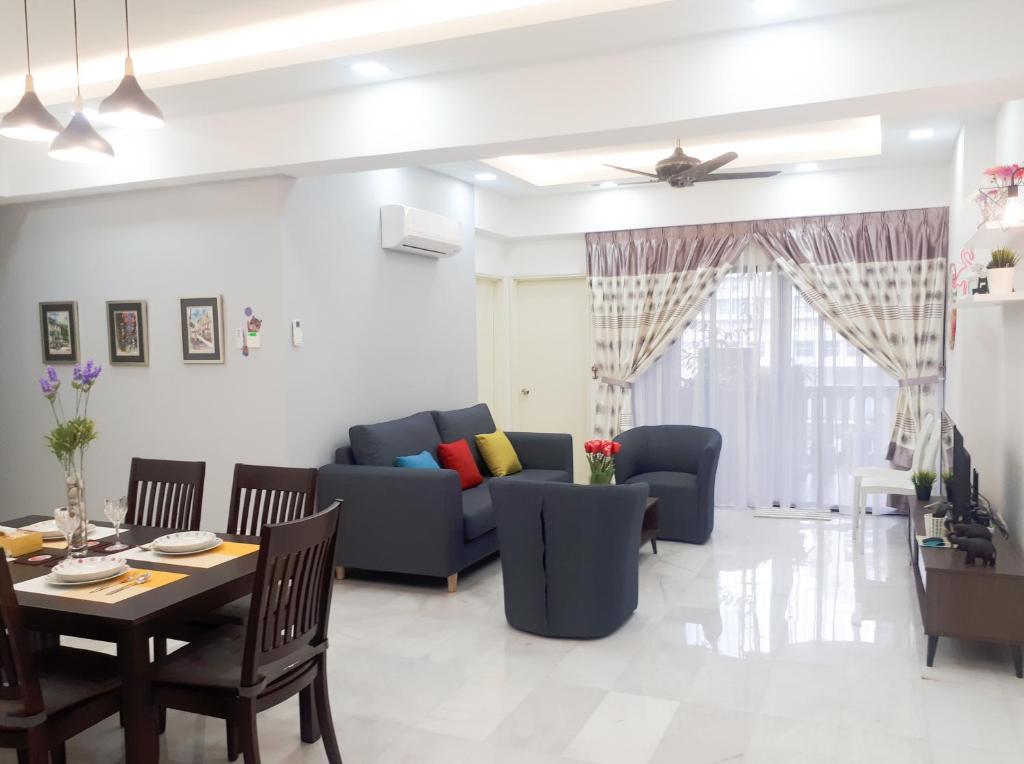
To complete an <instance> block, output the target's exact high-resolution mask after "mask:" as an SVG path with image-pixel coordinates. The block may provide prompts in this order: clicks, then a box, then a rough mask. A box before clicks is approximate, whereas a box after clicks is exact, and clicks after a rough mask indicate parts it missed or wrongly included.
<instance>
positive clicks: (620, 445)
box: [612, 440, 622, 454]
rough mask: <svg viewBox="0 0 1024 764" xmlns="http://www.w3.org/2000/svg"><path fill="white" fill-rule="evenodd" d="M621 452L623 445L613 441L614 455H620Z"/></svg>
mask: <svg viewBox="0 0 1024 764" xmlns="http://www.w3.org/2000/svg"><path fill="white" fill-rule="evenodd" d="M621 450H622V444H621V443H616V442H615V441H614V440H613V441H612V454H617V453H619V451H621Z"/></svg>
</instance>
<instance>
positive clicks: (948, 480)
mask: <svg viewBox="0 0 1024 764" xmlns="http://www.w3.org/2000/svg"><path fill="white" fill-rule="evenodd" d="M942 487H943V488H945V489H946V498H947V499H948V500H950V501H952V500H953V470H945V471H943V473H942Z"/></svg>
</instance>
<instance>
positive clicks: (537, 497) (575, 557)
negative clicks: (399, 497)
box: [490, 479, 648, 637]
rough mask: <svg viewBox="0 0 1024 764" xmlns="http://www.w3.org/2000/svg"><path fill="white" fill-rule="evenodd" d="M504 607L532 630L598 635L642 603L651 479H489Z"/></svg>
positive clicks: (519, 623) (515, 621) (510, 616)
mask: <svg viewBox="0 0 1024 764" xmlns="http://www.w3.org/2000/svg"><path fill="white" fill-rule="evenodd" d="M490 491H491V499H492V501H493V503H494V510H495V514H496V517H497V525H498V543H499V545H500V546H501V568H502V581H503V585H504V590H505V613H506V616H507V617H508V620H509V622H510V623H512V624H513V625H514V626H517V627H519V628H525V629H526V630H527V631H534V632H537V633H544V632H554V633H558V632H562V633H571V632H575V634H576V635H577V636H581V637H582V636H587V635H588V634H589V635H596V634H599V633H601V632H604V631H606V629H607V628H608V626H609V624H611V623H615V622H617V620H618V619H619V618H620V617H621V615H622V613H623V612H632V611H633V610H634V609H635V608H636V603H637V587H638V564H639V562H638V556H639V549H640V532H641V525H642V522H643V515H644V508H645V505H646V501H647V496H648V486H647V484H646V483H636V484H631V485H621V486H584V485H572V484H566V483H538V482H529V481H525V480H522V481H504V480H501V479H498V480H494V481H491V483H490Z"/></svg>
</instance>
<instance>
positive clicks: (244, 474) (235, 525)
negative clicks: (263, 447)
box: [228, 464, 317, 536]
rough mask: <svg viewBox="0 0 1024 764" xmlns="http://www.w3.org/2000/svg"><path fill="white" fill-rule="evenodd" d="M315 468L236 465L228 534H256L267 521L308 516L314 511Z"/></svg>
mask: <svg viewBox="0 0 1024 764" xmlns="http://www.w3.org/2000/svg"><path fill="white" fill-rule="evenodd" d="M316 476H317V472H316V470H315V469H305V468H300V467H260V466H256V465H253V464H236V465H235V477H234V480H233V481H232V484H231V504H230V505H229V507H228V533H238V534H241V535H243V536H258V535H259V533H260V529H261V528H262V527H263V526H264V525H265V524H267V523H283V522H287V521H289V520H298V519H299V518H300V517H308V516H309V515H312V514H313V513H314V512H315V511H316Z"/></svg>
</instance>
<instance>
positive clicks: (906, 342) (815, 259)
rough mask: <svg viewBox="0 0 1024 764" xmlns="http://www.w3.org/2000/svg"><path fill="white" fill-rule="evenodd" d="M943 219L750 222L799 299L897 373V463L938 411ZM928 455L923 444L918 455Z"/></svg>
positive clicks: (906, 461)
mask: <svg viewBox="0 0 1024 764" xmlns="http://www.w3.org/2000/svg"><path fill="white" fill-rule="evenodd" d="M948 228H949V211H948V210H947V209H946V208H933V209H919V210H901V211H898V212H876V213H868V214H862V215H841V216H832V217H811V218H797V219H790V220H770V221H760V222H758V223H755V224H754V226H753V233H752V236H753V240H754V241H756V242H757V243H759V244H761V245H762V246H763V247H764V248H765V249H766V250H767V251H768V252H769V254H771V255H772V256H773V257H774V258H775V259H776V261H777V262H778V263H779V266H780V267H781V268H782V269H783V271H784V272H785V273H786V275H788V276H789V277H790V278H791V279H792V280H793V283H794V284H795V285H796V287H797V288H798V289H799V290H800V292H801V293H802V294H803V295H804V297H805V298H806V299H807V301H808V302H810V303H811V305H813V306H814V307H815V308H816V309H817V310H819V311H820V312H821V314H822V315H823V316H824V317H825V319H826V320H827V321H828V322H829V324H830V325H831V326H832V327H833V328H834V329H835V330H836V331H837V332H839V333H840V334H841V335H842V336H843V337H845V338H846V339H847V340H849V341H850V342H851V343H852V344H853V345H854V346H856V347H857V348H859V349H860V350H861V351H863V352H864V353H865V354H867V356H868V357H869V358H871V360H872V361H874V362H875V363H876V364H878V365H879V366H881V367H882V368H884V369H885V370H886V371H888V372H889V373H890V374H892V375H893V376H894V377H895V378H896V379H898V380H899V383H900V392H899V397H898V398H897V402H896V421H895V423H894V424H893V430H892V436H891V438H890V443H889V460H890V461H891V462H893V463H894V464H896V465H897V466H901V467H910V465H911V463H912V459H913V455H914V448H915V446H916V444H917V442H918V435H917V434H918V432H919V431H920V430H921V427H922V423H923V422H924V421H925V417H926V416H927V414H928V413H929V412H932V413H933V416H937V415H938V413H937V412H938V408H939V387H938V382H939V379H940V378H939V372H940V368H941V364H942V334H943V321H944V306H945V284H946V278H945V274H946V251H947V238H948V235H949V231H948ZM928 440H933V439H928ZM935 448H936V449H937V448H938V443H935ZM936 453H937V452H936ZM935 456H936V455H934V454H922V457H923V459H922V460H921V462H920V463H921V464H933V463H934V460H935Z"/></svg>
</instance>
